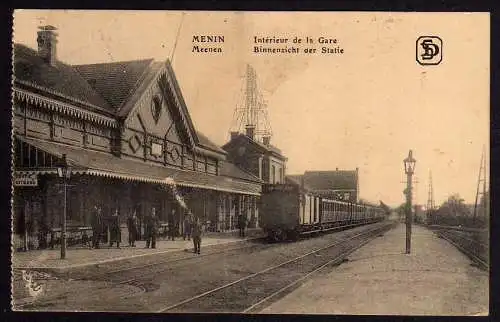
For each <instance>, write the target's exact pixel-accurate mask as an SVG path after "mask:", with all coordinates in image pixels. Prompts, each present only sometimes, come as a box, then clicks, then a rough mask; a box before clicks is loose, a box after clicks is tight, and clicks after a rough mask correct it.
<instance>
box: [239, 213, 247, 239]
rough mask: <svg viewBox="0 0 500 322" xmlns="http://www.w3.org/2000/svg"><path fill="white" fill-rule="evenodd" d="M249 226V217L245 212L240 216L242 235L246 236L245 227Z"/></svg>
mask: <svg viewBox="0 0 500 322" xmlns="http://www.w3.org/2000/svg"><path fill="white" fill-rule="evenodd" d="M246 226H247V219H246V218H245V216H244V215H243V214H240V216H239V218H238V227H239V228H240V237H245V228H246Z"/></svg>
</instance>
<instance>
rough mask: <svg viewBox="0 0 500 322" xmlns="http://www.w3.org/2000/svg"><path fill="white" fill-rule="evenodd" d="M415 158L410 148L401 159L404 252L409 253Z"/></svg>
mask: <svg viewBox="0 0 500 322" xmlns="http://www.w3.org/2000/svg"><path fill="white" fill-rule="evenodd" d="M416 162H417V160H415V159H413V153H412V151H411V150H410V151H409V152H408V157H407V158H406V159H404V160H403V164H404V167H405V173H406V176H407V180H406V182H407V186H406V254H410V251H411V224H412V206H411V197H412V191H411V189H412V187H411V180H412V176H413V173H414V171H415V163H416Z"/></svg>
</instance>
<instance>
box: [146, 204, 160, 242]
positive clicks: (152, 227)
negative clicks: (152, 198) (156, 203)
mask: <svg viewBox="0 0 500 322" xmlns="http://www.w3.org/2000/svg"><path fill="white" fill-rule="evenodd" d="M158 225H159V221H158V217H157V216H156V208H155V207H153V208H152V209H151V215H150V216H148V217H146V248H149V245H151V248H156V234H157V231H158Z"/></svg>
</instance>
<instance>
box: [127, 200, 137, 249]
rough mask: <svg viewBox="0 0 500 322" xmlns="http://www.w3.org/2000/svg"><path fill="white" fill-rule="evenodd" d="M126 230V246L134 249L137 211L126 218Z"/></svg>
mask: <svg viewBox="0 0 500 322" xmlns="http://www.w3.org/2000/svg"><path fill="white" fill-rule="evenodd" d="M127 228H128V245H129V246H130V247H135V240H136V239H137V210H135V209H134V210H133V212H132V214H131V215H130V216H129V217H128V218H127Z"/></svg>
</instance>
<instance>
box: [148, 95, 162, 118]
mask: <svg viewBox="0 0 500 322" xmlns="http://www.w3.org/2000/svg"><path fill="white" fill-rule="evenodd" d="M161 103H162V102H161V99H160V97H159V96H158V95H155V96H154V97H153V101H152V102H151V114H152V115H153V119H154V121H155V123H158V121H159V120H160V116H161Z"/></svg>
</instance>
